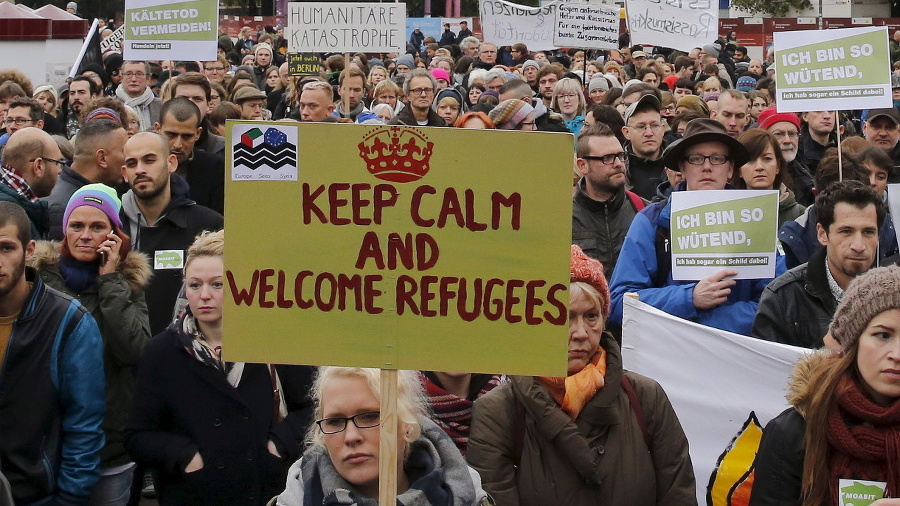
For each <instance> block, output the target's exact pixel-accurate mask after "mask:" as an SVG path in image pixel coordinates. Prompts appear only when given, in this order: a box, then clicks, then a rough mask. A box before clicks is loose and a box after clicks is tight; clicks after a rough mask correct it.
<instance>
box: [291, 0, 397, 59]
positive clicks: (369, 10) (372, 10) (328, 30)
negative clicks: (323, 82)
mask: <svg viewBox="0 0 900 506" xmlns="http://www.w3.org/2000/svg"><path fill="white" fill-rule="evenodd" d="M404 32H406V4H405V3H384V4H374V3H328V2H321V3H319V2H290V3H288V15H287V27H286V28H285V31H284V36H285V38H286V39H287V41H288V51H289V52H291V53H331V52H340V53H347V52H357V51H363V50H364V51H367V52H371V53H382V52H383V53H401V54H402V53H403V52H405V50H406V41H407V40H408V39H409V37H408V34H406V33H404Z"/></svg>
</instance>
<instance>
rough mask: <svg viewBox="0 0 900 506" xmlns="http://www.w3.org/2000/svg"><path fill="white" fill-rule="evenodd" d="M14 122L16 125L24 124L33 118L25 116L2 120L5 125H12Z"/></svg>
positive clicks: (30, 121)
mask: <svg viewBox="0 0 900 506" xmlns="http://www.w3.org/2000/svg"><path fill="white" fill-rule="evenodd" d="M13 123H15V124H16V125H18V126H25V123H34V120H33V119H25V118H6V119H5V120H4V121H3V124H4V125H6V126H12V124H13Z"/></svg>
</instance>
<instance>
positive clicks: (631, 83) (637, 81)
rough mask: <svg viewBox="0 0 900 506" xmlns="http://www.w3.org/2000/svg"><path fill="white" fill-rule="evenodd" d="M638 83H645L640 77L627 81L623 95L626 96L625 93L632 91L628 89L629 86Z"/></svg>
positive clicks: (623, 88)
mask: <svg viewBox="0 0 900 506" xmlns="http://www.w3.org/2000/svg"><path fill="white" fill-rule="evenodd" d="M636 84H644V83H642V82H641V80H640V79H629V80H628V81H626V82H625V86H623V87H622V95H623V96H624V95H628V94H629V93H631V92H630V91H628V88H631V87H632V86H634V85H636Z"/></svg>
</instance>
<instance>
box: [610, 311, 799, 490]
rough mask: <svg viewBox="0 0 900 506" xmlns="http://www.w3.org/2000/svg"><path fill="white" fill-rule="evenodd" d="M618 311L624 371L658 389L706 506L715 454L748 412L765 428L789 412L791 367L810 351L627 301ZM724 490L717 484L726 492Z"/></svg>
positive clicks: (735, 433)
mask: <svg viewBox="0 0 900 506" xmlns="http://www.w3.org/2000/svg"><path fill="white" fill-rule="evenodd" d="M624 306H625V312H624V318H623V337H622V341H623V343H624V345H623V347H622V356H623V357H622V359H623V363H624V365H625V369H627V370H629V371H633V372H636V373H639V374H643V375H645V376H648V377H650V378H653V379H654V380H656V381H658V382H659V384H660V385H662V387H663V388H664V389H665V391H666V394H667V395H668V397H669V400H670V401H671V402H672V406H674V408H675V412H676V413H677V414H678V419H679V420H680V421H681V426H682V427H684V432H685V434H687V438H688V441H689V443H690V448H691V460H692V462H693V464H694V475H695V476H696V479H697V498H698V500H699V501H700V504H706V495H707V485H708V484H710V476H711V475H712V473H713V470H714V469H715V467H716V462H717V461H718V459H719V458H720V456H722V454H723V453H724V452H725V450H726V449H727V448H728V446H729V443H730V442H731V441H732V440H733V439H734V438H735V437H736V436H737V435H738V433H739V432H741V429H742V427H743V426H744V424H745V422H746V421H747V420H748V418H750V416H751V413H755V414H756V418H757V419H758V420H759V422H760V424H761V425H762V426H765V424H766V423H768V422H769V420H771V419H772V418H774V417H775V416H776V415H778V414H779V413H781V412H782V411H784V410H785V409H786V408H787V407H788V403H787V401H786V400H785V398H784V396H785V394H786V393H787V385H788V379H789V378H790V375H791V372H792V369H793V365H794V363H795V362H796V361H797V360H798V359H800V358H801V357H803V356H804V355H805V354H807V353H809V350H806V349H804V348H797V347H794V346H788V345H784V344H779V343H772V342H768V341H762V340H759V339H754V338H752V337H746V336H741V335H738V334H732V333H730V332H725V331H722V330H717V329H713V328H710V327H706V326H703V325H699V324H696V323H693V322H689V321H687V320H682V319H680V318H676V317H674V316H671V315H669V314H666V313H664V312H662V311H660V310H658V309H656V308H654V307H652V306H649V305H647V304H644V303H642V302H640V301H638V300H637V299H635V298H632V297H627V296H626V297H625V301H624ZM753 451H754V452H755V449H753ZM750 455H751V456H752V455H753V453H750ZM733 463H734V462H732V464H733ZM750 463H752V462H748V463H746V465H747V467H745V470H746V469H747V468H748V467H749V464H750ZM710 485H711V484H710ZM729 485H733V483H731V484H718V487H719V488H722V489H723V490H726V491H727V490H729V489H730V488H731V487H730V486H729Z"/></svg>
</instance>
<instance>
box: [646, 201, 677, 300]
mask: <svg viewBox="0 0 900 506" xmlns="http://www.w3.org/2000/svg"><path fill="white" fill-rule="evenodd" d="M668 203H669V199H663V200H660V201H659V202H657V203H656V204H657V207H655V208H653V207H651V208H650V211H651V213H652V214H648V216H647V217H648V218H650V222H651V223H653V224H656V223H657V222H658V221H659V215H660V213H662V210H663V209H664V208H665V207H666V205H667V204H668ZM654 211H655V212H654ZM653 242H654V250H655V251H656V274H655V275H654V276H653V286H664V285H665V284H666V281H668V279H669V273H670V272H672V245H671V241H669V230H668V229H667V228H664V227H661V226H659V225H656V235H655V236H654V241H653Z"/></svg>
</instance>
